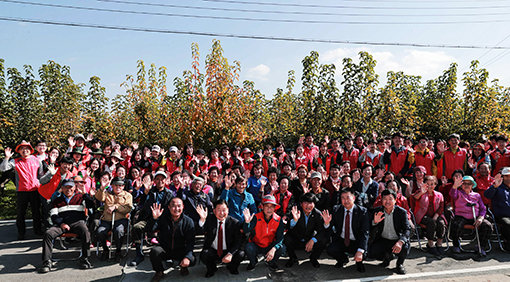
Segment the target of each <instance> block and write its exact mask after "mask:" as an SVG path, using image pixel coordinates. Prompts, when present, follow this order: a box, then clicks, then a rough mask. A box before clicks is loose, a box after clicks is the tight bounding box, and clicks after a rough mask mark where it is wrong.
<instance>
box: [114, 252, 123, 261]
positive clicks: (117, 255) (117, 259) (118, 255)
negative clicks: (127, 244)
mask: <svg viewBox="0 0 510 282" xmlns="http://www.w3.org/2000/svg"><path fill="white" fill-rule="evenodd" d="M121 257H122V250H120V249H118V250H115V261H120V258H121Z"/></svg>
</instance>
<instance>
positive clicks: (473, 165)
mask: <svg viewBox="0 0 510 282" xmlns="http://www.w3.org/2000/svg"><path fill="white" fill-rule="evenodd" d="M468 165H469V167H470V168H471V169H474V168H475V166H476V163H475V160H474V159H473V158H469V159H468Z"/></svg>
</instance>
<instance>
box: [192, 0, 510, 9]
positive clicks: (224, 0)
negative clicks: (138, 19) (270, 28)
mask: <svg viewBox="0 0 510 282" xmlns="http://www.w3.org/2000/svg"><path fill="white" fill-rule="evenodd" d="M200 1H203V2H215V3H229V4H239V5H262V6H279V7H306V8H328V9H371V10H415V9H421V10H424V9H427V10H453V9H461V10H472V9H477V10H479V9H503V8H509V7H510V6H509V5H492V6H464V7H426V6H424V7H422V6H420V7H376V6H348V5H317V4H297V3H274V2H254V1H234V0H200ZM438 2H442V3H444V2H445V1H438ZM459 2H463V1H459ZM477 2H480V1H477ZM378 3H383V2H382V1H380V2H378ZM401 3H409V1H402V2H401Z"/></svg>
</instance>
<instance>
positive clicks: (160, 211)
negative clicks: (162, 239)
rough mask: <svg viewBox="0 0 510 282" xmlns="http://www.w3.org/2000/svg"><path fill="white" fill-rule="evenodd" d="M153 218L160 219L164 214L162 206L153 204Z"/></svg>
mask: <svg viewBox="0 0 510 282" xmlns="http://www.w3.org/2000/svg"><path fill="white" fill-rule="evenodd" d="M151 210H152V218H154V219H158V218H159V217H160V216H161V215H162V214H163V209H162V208H161V204H156V203H154V204H152V207H151Z"/></svg>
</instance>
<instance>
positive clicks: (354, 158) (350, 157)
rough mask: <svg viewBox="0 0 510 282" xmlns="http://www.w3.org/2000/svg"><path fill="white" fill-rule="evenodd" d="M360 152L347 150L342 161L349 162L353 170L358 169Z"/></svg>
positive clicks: (353, 149)
mask: <svg viewBox="0 0 510 282" xmlns="http://www.w3.org/2000/svg"><path fill="white" fill-rule="evenodd" d="M358 159H359V150H358V149H356V148H354V147H353V148H352V149H351V150H350V151H347V150H345V151H344V153H343V155H342V161H349V162H350V163H351V170H353V169H355V168H357V167H358Z"/></svg>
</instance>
